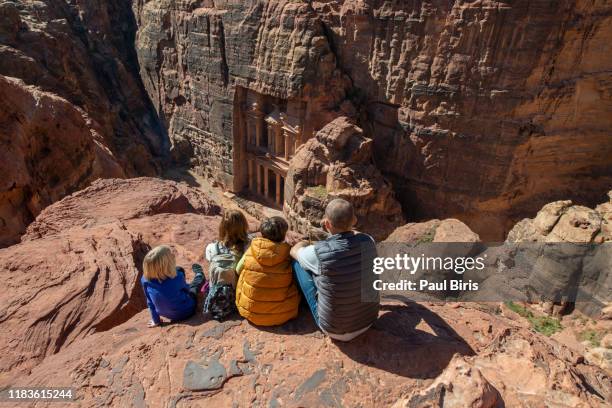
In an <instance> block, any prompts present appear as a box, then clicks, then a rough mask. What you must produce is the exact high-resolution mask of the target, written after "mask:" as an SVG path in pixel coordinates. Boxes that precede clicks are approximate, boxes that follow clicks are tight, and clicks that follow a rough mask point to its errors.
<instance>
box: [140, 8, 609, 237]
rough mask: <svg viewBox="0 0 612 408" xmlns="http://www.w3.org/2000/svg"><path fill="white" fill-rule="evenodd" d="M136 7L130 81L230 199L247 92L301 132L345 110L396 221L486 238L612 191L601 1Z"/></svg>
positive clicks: (179, 152) (180, 148)
mask: <svg viewBox="0 0 612 408" xmlns="http://www.w3.org/2000/svg"><path fill="white" fill-rule="evenodd" d="M134 11H135V14H136V16H137V20H138V25H139V31H138V34H137V43H136V46H137V50H138V56H139V61H140V65H141V75H142V77H143V81H144V83H145V86H146V88H147V90H148V92H149V94H150V95H151V97H152V99H153V100H154V102H155V105H156V108H157V110H158V112H159V114H160V116H161V117H162V119H163V120H164V123H165V124H166V125H167V127H168V129H169V133H170V137H171V138H172V142H173V145H174V151H175V152H176V157H178V158H182V159H183V160H191V162H192V164H193V165H195V166H198V167H200V169H201V171H202V172H203V173H208V174H209V175H211V176H213V177H215V178H216V179H218V180H219V181H221V182H222V183H223V184H225V185H226V186H229V187H230V188H231V187H232V186H233V187H234V188H236V187H238V188H237V189H239V188H240V187H241V186H240V183H236V182H235V177H236V176H238V177H240V174H238V173H240V172H241V171H242V170H241V169H240V168H239V165H238V166H237V165H236V163H239V162H240V160H241V159H242V157H241V156H240V154H239V151H240V143H241V140H240V139H239V138H238V137H237V135H236V133H237V132H236V122H238V120H237V117H238V116H237V111H239V110H240V109H243V107H241V105H240V103H238V102H240V101H239V100H240V98H237V97H236V95H237V94H240V92H242V91H243V90H244V89H245V88H246V89H248V90H251V91H254V92H257V93H259V94H263V95H268V96H273V97H276V98H282V99H287V100H291V99H297V100H300V101H303V102H305V103H308V104H311V106H312V108H311V110H312V112H313V114H312V115H311V116H310V117H309V118H308V121H307V123H308V126H310V127H311V129H309V130H308V131H305V133H307V134H308V135H310V136H312V135H313V134H314V132H315V131H317V130H319V129H320V128H322V127H323V126H324V125H325V124H326V122H327V121H329V120H331V119H333V118H334V117H335V116H336V115H337V111H339V110H342V109H341V106H343V107H346V106H347V103H346V100H350V101H351V102H352V104H354V105H356V106H357V107H358V108H359V110H358V113H357V114H358V116H359V126H360V127H362V128H363V129H364V131H365V133H366V135H367V136H369V137H372V138H373V140H374V160H375V163H376V165H377V167H378V168H379V170H380V171H382V173H383V174H384V175H385V176H386V177H388V178H389V179H391V181H392V182H393V188H394V190H395V192H396V194H397V196H398V198H399V201H400V202H401V204H402V206H403V209H404V212H405V214H406V216H407V217H408V218H409V219H419V218H427V217H449V216H454V217H456V218H459V219H461V220H463V221H466V222H468V224H469V225H470V226H471V227H472V228H473V229H474V230H475V231H477V232H478V233H479V234H480V235H481V236H482V237H483V239H501V238H502V235H503V233H505V232H507V230H508V229H509V227H510V226H511V225H512V224H513V223H514V222H515V221H516V220H518V219H519V218H521V217H523V216H525V215H531V214H534V213H535V212H536V211H537V209H538V208H540V207H541V206H542V205H543V204H545V203H546V202H550V201H553V200H555V199H559V198H561V197H571V198H572V199H574V200H575V201H576V202H580V203H584V204H594V203H596V202H597V201H600V200H601V199H602V197H603V195H604V194H605V191H607V189H608V187H609V185H610V183H612V168H611V164H610V159H609V157H610V156H611V154H612V144H611V143H610V136H609V133H608V131H607V129H609V127H610V124H611V123H610V121H611V120H612V115H610V112H612V92H611V90H612V82H611V81H610V71H611V69H612V61H610V59H609V58H607V57H606V56H607V55H609V54H610V52H611V51H612V50H611V49H610V47H611V45H610V43H609V41H608V39H609V38H610V37H611V36H612V31H611V30H612V28H611V27H612V24H610V23H611V22H612V6H611V5H610V4H609V3H608V2H605V1H582V0H577V1H570V0H564V1H559V2H550V1H544V0H535V1H534V0H531V1H528V0H523V1H516V2H505V1H493V0H478V1H454V2H449V1H419V2H389V1H384V2H383V1H374V0H370V1H314V2H308V3H301V2H286V1H266V2H261V1H245V2H237V1H215V2H214V3H213V2H212V1H195V0H194V1H181V2H176V1H169V0H154V1H149V2H146V3H143V2H137V3H134ZM343 100H345V103H344V104H342V101H343ZM348 110H349V111H350V110H351V109H348ZM345 111H346V109H345Z"/></svg>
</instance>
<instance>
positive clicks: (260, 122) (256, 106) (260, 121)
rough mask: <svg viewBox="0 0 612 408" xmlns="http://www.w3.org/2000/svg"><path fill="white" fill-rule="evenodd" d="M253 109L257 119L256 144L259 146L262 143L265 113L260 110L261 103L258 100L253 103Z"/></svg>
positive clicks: (255, 119)
mask: <svg viewBox="0 0 612 408" xmlns="http://www.w3.org/2000/svg"><path fill="white" fill-rule="evenodd" d="M251 110H252V112H253V120H254V121H255V145H256V147H259V146H260V145H261V134H262V132H263V127H262V125H263V114H262V112H261V111H260V110H259V104H258V103H257V102H254V103H253V105H251Z"/></svg>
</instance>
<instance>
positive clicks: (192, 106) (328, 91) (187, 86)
mask: <svg viewBox="0 0 612 408" xmlns="http://www.w3.org/2000/svg"><path fill="white" fill-rule="evenodd" d="M134 13H135V15H136V18H137V21H138V27H139V29H138V34H137V38H136V48H137V52H138V58H139V62H140V67H141V72H140V73H141V76H142V79H143V82H144V84H145V87H146V89H147V91H148V93H149V95H150V96H151V98H152V100H153V102H154V104H155V107H156V109H157V111H158V112H159V116H160V117H161V119H162V121H163V122H164V124H165V125H166V126H167V128H168V132H169V134H170V137H171V140H172V153H173V157H174V159H175V160H177V161H178V162H181V163H189V164H191V165H192V166H194V167H196V168H198V169H199V170H200V172H202V173H203V174H207V175H209V176H211V177H214V178H215V179H216V180H218V181H219V182H221V183H222V184H223V185H224V186H226V187H227V188H230V189H234V188H235V187H234V186H235V183H237V181H236V180H235V178H237V177H238V176H239V175H238V174H236V173H238V171H236V169H235V166H236V165H237V163H239V162H240V160H241V157H240V156H239V154H240V153H239V150H240V149H238V145H239V144H240V143H242V140H241V139H240V137H239V136H240V135H239V134H238V133H239V131H238V127H239V126H240V123H239V119H238V117H239V115H238V114H237V113H238V111H242V110H244V109H245V104H246V101H245V100H242V99H244V98H243V93H244V92H246V91H247V90H248V91H249V92H252V93H254V94H258V95H262V96H265V97H271V98H275V99H279V100H284V101H292V102H296V103H300V104H301V103H308V108H307V110H308V112H307V114H308V122H307V124H306V125H307V128H306V129H304V132H305V133H312V132H313V131H314V129H319V128H321V127H322V126H323V125H324V124H325V123H327V122H328V121H329V120H331V119H332V118H333V111H334V110H336V109H337V105H338V104H339V101H341V100H342V99H343V98H344V93H345V89H346V88H347V86H348V78H346V77H345V76H343V75H341V73H340V71H339V70H338V69H337V68H336V63H335V57H334V55H333V53H332V52H331V49H330V46H329V43H328V41H327V38H326V37H325V27H324V26H323V24H322V22H321V21H320V20H319V19H318V18H317V15H316V13H315V12H314V10H313V9H312V7H310V6H309V5H308V4H306V3H301V2H292V1H273V2H256V1H245V2H242V1H215V2H213V1H200V0H187V1H180V2H177V1H173V0H154V1H149V2H141V1H139V2H134ZM237 189H239V188H237Z"/></svg>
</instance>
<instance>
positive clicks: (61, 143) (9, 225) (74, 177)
mask: <svg viewBox="0 0 612 408" xmlns="http://www.w3.org/2000/svg"><path fill="white" fill-rule="evenodd" d="M0 129H2V132H0V143H1V144H2V146H3V147H2V149H0V174H2V179H1V180H0V227H1V228H0V247H3V246H7V245H9V244H11V243H15V242H17V241H18V240H19V236H20V235H21V234H23V232H24V231H25V228H26V226H27V225H28V224H29V223H30V222H31V221H32V220H33V219H34V218H35V217H36V216H37V215H38V213H39V212H40V211H41V210H42V209H43V208H45V207H46V206H48V205H49V204H51V203H53V202H54V201H57V200H58V199H60V198H62V197H63V196H65V195H66V194H69V193H71V192H72V191H74V190H75V189H80V188H83V187H85V186H86V185H87V184H88V183H90V182H91V181H92V180H94V179H95V178H96V177H100V176H101V175H108V176H111V177H123V176H124V172H123V170H122V168H121V167H120V166H119V164H118V163H117V162H116V161H115V158H114V157H113V155H112V154H111V153H110V152H109V151H108V149H106V148H105V147H104V145H103V144H102V143H101V137H100V135H99V134H98V133H97V132H96V130H95V129H94V128H93V126H92V125H91V123H90V120H89V119H88V118H87V115H86V114H85V112H83V111H82V110H80V109H78V108H77V107H75V106H74V105H72V104H71V103H69V102H68V101H66V100H65V99H62V98H60V97H58V96H57V95H54V94H51V93H47V92H43V91H41V90H40V89H38V88H35V87H33V86H26V85H25V84H24V83H23V82H22V81H19V80H17V79H15V78H8V77H4V76H2V75H0Z"/></svg>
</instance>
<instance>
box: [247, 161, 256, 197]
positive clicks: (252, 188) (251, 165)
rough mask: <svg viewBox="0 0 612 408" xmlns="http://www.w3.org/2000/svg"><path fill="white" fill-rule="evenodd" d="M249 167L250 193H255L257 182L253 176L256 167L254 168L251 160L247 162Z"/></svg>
mask: <svg viewBox="0 0 612 408" xmlns="http://www.w3.org/2000/svg"><path fill="white" fill-rule="evenodd" d="M247 165H248V173H249V190H250V191H254V190H255V186H254V184H255V180H254V177H253V176H254V175H253V167H254V166H253V165H254V163H253V160H251V159H249V160H248V161H247Z"/></svg>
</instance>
